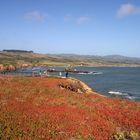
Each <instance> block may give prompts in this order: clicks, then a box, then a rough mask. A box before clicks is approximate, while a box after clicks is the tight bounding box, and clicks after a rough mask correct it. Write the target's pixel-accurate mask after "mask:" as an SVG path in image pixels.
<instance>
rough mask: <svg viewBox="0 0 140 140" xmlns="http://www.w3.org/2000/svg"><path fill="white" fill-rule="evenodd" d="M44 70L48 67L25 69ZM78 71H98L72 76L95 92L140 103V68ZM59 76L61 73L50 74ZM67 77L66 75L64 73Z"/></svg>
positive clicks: (61, 68) (57, 68)
mask: <svg viewBox="0 0 140 140" xmlns="http://www.w3.org/2000/svg"><path fill="white" fill-rule="evenodd" d="M54 68H55V69H56V70H64V69H65V68H64V67H54ZM40 69H41V70H44V69H47V68H46V67H38V68H28V70H26V69H23V71H24V72H26V71H28V72H31V71H32V70H40ZM74 69H76V70H82V71H89V72H92V71H96V72H97V73H95V74H93V73H92V74H82V73H81V74H72V73H69V76H70V77H75V78H77V79H79V80H82V81H83V82H85V83H86V84H87V85H89V86H90V87H91V88H92V89H93V90H94V91H96V92H98V93H100V94H102V95H105V96H110V97H114V96H115V97H120V98H126V99H131V100H136V101H140V68H137V67H133V68H128V67H74ZM49 74H50V75H58V74H59V73H49ZM62 76H65V73H62Z"/></svg>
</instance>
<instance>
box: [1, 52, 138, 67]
mask: <svg viewBox="0 0 140 140" xmlns="http://www.w3.org/2000/svg"><path fill="white" fill-rule="evenodd" d="M0 64H1V65H2V64H3V65H14V66H22V65H24V66H25V65H26V66H67V65H69V64H70V65H73V66H88V67H140V58H131V57H125V56H119V55H112V56H92V55H74V54H73V55H72V54H71V55H69V54H65V55H64V54H62V55H61V54H60V55H57V54H56V55H51V54H39V53H34V52H33V51H26V50H3V51H0Z"/></svg>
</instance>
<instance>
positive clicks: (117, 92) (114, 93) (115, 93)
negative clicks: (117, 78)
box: [108, 91, 128, 96]
mask: <svg viewBox="0 0 140 140" xmlns="http://www.w3.org/2000/svg"><path fill="white" fill-rule="evenodd" d="M108 93H109V94H111V95H122V96H128V93H125V92H119V91H109V92H108Z"/></svg>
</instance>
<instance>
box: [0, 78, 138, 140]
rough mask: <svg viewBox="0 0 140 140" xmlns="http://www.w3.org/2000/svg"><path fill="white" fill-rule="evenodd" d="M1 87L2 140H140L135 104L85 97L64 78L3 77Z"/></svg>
mask: <svg viewBox="0 0 140 140" xmlns="http://www.w3.org/2000/svg"><path fill="white" fill-rule="evenodd" d="M60 85H61V86H60ZM62 85H63V86H62ZM68 85H70V87H72V88H62V87H66V86H67V87H68ZM0 87H1V88H0V139H3V140H4V139H6V140H7V139H9V140H13V139H29V140H30V139H32V140H43V139H46V140H138V139H140V118H139V116H140V104H139V103H137V102H134V101H129V100H122V99H117V98H107V97H103V96H100V95H98V94H96V93H94V92H92V93H91V92H90V93H84V90H83V87H82V85H81V84H80V83H79V82H76V83H75V82H73V81H72V80H69V79H61V78H49V77H48V78H41V77H0ZM73 88H75V89H76V88H78V89H80V90H81V91H83V92H82V93H81V92H78V90H72V89H73Z"/></svg>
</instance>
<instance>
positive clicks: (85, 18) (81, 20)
mask: <svg viewBox="0 0 140 140" xmlns="http://www.w3.org/2000/svg"><path fill="white" fill-rule="evenodd" d="M89 20H90V17H88V16H80V17H78V18H77V23H78V24H83V23H87V22H88V21H89Z"/></svg>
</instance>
